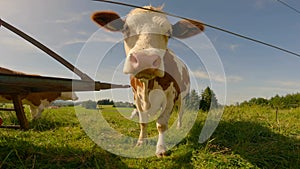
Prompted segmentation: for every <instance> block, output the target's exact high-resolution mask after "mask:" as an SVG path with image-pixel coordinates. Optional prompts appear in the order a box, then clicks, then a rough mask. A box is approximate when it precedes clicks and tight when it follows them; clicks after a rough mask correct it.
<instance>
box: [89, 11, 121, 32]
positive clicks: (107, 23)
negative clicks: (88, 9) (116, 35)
mask: <svg viewBox="0 0 300 169" xmlns="http://www.w3.org/2000/svg"><path fill="white" fill-rule="evenodd" d="M91 18H92V20H93V21H95V22H96V23H97V24H98V25H99V26H101V27H104V28H106V29H107V30H110V31H121V30H122V29H123V26H124V21H123V20H122V19H121V18H120V16H119V15H118V14H117V13H115V12H113V11H100V12H96V13H94V14H93V15H92V17H91Z"/></svg>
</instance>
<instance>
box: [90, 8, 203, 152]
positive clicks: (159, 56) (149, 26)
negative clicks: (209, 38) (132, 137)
mask: <svg viewBox="0 0 300 169" xmlns="http://www.w3.org/2000/svg"><path fill="white" fill-rule="evenodd" d="M144 8H147V9H150V10H158V11H161V10H162V9H161V7H159V8H155V7H152V6H145V7H144ZM150 10H145V9H140V8H137V9H134V10H132V11H131V12H130V13H129V14H128V15H127V17H126V19H125V20H123V19H121V18H120V16H119V15H118V14H117V13H115V12H113V11H100V12H96V13H94V14H93V15H92V20H94V21H95V22H96V23H97V24H99V25H100V26H101V27H104V28H106V29H107V30H109V31H113V32H122V33H123V35H124V46H125V52H126V55H127V56H126V60H125V64H124V68H123V72H124V73H125V74H130V75H131V76H130V83H131V86H132V89H133V93H134V100H135V104H136V109H137V110H134V113H135V112H137V113H138V116H139V122H140V127H141V131H140V135H139V139H138V143H137V145H140V144H142V143H143V142H144V141H145V138H146V137H147V132H146V127H147V123H148V122H149V120H150V119H151V117H152V118H153V116H155V115H156V116H158V118H157V123H156V126H157V130H158V132H159V136H158V142H157V145H156V155H157V156H158V157H161V156H164V155H165V153H166V150H167V149H166V146H165V142H164V133H165V131H166V130H167V128H168V121H169V118H170V115H171V113H172V110H173V108H174V107H175V106H178V107H179V115H178V124H177V126H178V127H180V126H181V118H182V114H183V108H182V106H183V105H184V97H185V96H186V95H187V94H188V92H189V88H190V79H189V73H188V70H187V67H186V65H185V64H184V63H183V62H182V61H181V60H180V59H179V58H178V57H177V56H176V55H175V54H174V53H173V52H172V51H171V50H170V49H168V39H169V38H170V37H176V38H187V37H191V36H193V35H196V34H198V33H200V32H202V31H203V30H204V26H203V25H202V24H201V23H198V22H194V21H187V20H180V21H179V22H177V23H176V24H175V25H172V24H171V23H170V22H169V21H168V19H167V16H166V15H164V14H162V13H158V12H153V11H150ZM180 107H181V108H180ZM134 113H133V114H134Z"/></svg>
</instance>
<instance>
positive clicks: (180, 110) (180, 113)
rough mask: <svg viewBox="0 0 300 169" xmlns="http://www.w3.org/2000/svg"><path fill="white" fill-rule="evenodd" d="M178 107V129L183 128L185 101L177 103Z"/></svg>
mask: <svg viewBox="0 0 300 169" xmlns="http://www.w3.org/2000/svg"><path fill="white" fill-rule="evenodd" d="M177 105H178V121H177V128H178V129H179V128H181V126H182V116H183V113H184V105H185V100H184V99H182V100H181V99H180V98H179V100H178V102H177Z"/></svg>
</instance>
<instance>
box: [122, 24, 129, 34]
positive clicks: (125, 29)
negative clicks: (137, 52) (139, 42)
mask: <svg viewBox="0 0 300 169" xmlns="http://www.w3.org/2000/svg"><path fill="white" fill-rule="evenodd" d="M128 31H129V27H128V25H126V24H125V25H124V27H123V30H122V32H128Z"/></svg>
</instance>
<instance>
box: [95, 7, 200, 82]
mask: <svg viewBox="0 0 300 169" xmlns="http://www.w3.org/2000/svg"><path fill="white" fill-rule="evenodd" d="M144 8H148V9H151V10H161V9H160V8H153V7H151V6H146V7H144ZM92 19H93V20H94V21H95V22H96V23H98V24H99V25H100V26H102V27H104V28H106V29H108V30H110V31H120V32H122V33H123V35H124V47H125V52H126V60H125V64H124V68H123V72H124V73H126V74H132V75H134V76H135V77H136V78H139V79H152V78H154V77H157V76H158V77H162V76H164V62H163V61H164V55H165V53H166V51H167V46H168V39H169V38H170V37H171V36H174V37H177V38H187V37H190V36H193V35H196V34H198V33H200V32H201V31H203V30H204V26H203V25H202V24H201V23H198V22H190V21H186V20H181V21H179V22H177V23H176V24H175V25H172V24H171V23H170V22H169V21H168V19H167V17H166V15H164V14H162V13H158V12H153V11H147V10H144V9H134V10H132V11H131V12H130V13H129V14H128V16H127V18H126V19H125V20H122V19H120V17H119V15H118V14H116V13H115V12H111V11H102V12H97V13H95V14H93V16H92Z"/></svg>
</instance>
